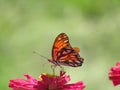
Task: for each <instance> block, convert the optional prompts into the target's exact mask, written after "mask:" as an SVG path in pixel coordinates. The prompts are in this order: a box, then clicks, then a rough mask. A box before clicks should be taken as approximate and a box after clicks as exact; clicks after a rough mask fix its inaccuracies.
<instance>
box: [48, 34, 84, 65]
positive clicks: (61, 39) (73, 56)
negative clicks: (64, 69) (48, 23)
mask: <svg viewBox="0 0 120 90" xmlns="http://www.w3.org/2000/svg"><path fill="white" fill-rule="evenodd" d="M78 52H79V49H78V48H72V47H71V45H70V43H69V38H68V36H67V35H66V34H65V33H61V34H59V35H58V36H57V37H56V39H55V41H54V44H53V48H52V59H49V60H48V61H49V62H51V63H53V64H54V65H55V66H60V65H65V66H71V67H79V66H81V65H82V63H83V60H84V59H83V58H82V57H80V55H79V53H78Z"/></svg>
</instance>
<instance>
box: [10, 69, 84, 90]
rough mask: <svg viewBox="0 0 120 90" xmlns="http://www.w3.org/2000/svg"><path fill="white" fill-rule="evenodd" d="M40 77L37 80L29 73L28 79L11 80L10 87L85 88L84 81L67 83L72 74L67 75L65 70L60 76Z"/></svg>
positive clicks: (14, 89)
mask: <svg viewBox="0 0 120 90" xmlns="http://www.w3.org/2000/svg"><path fill="white" fill-rule="evenodd" d="M28 77H29V79H28ZM39 78H40V80H36V79H35V78H33V77H31V76H29V75H27V80H23V79H16V80H10V83H9V87H10V88H12V90H83V89H84V88H85V85H84V83H83V82H82V81H79V82H77V83H73V84H67V83H68V82H69V81H70V76H68V75H65V72H62V71H61V72H60V75H59V76H56V75H50V74H41V75H40V77H39Z"/></svg>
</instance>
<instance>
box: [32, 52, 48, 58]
mask: <svg viewBox="0 0 120 90" xmlns="http://www.w3.org/2000/svg"><path fill="white" fill-rule="evenodd" d="M33 53H34V54H37V55H39V56H41V57H42V58H45V59H47V60H48V59H49V58H47V57H45V56H43V55H41V54H39V53H38V52H36V51H33Z"/></svg>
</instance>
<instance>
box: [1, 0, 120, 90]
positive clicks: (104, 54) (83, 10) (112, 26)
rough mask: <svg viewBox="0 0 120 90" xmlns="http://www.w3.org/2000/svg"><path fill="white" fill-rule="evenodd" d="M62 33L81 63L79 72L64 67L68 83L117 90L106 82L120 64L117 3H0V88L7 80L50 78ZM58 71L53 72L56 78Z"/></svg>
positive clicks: (79, 0) (50, 0)
mask: <svg viewBox="0 0 120 90" xmlns="http://www.w3.org/2000/svg"><path fill="white" fill-rule="evenodd" d="M61 32H64V33H66V34H67V35H68V36H69V39H70V43H71V45H72V46H73V47H79V48H80V55H81V56H82V57H83V58H84V59H85V61H84V64H83V66H82V67H78V68H72V67H65V70H66V71H67V74H69V75H70V76H71V83H72V82H77V81H83V82H84V83H85V85H86V86H87V87H86V88H85V90H119V89H120V86H117V87H114V86H113V85H112V82H111V81H110V80H109V79H108V72H109V69H110V67H111V66H115V63H116V62H117V61H120V1H119V0H0V78H1V79H0V89H1V90H9V88H8V83H9V80H10V79H15V78H24V77H23V74H26V73H28V74H30V75H32V76H33V77H36V78H38V76H39V75H40V74H41V73H52V70H51V69H50V65H51V64H50V63H49V62H48V61H47V60H45V59H44V58H42V57H40V56H39V55H35V54H33V51H37V52H38V53H40V54H42V55H44V56H46V57H48V58H51V49H52V45H53V42H54V39H55V37H56V36H57V35H58V34H59V33H61ZM58 72H59V67H58V68H57V70H56V73H57V74H58Z"/></svg>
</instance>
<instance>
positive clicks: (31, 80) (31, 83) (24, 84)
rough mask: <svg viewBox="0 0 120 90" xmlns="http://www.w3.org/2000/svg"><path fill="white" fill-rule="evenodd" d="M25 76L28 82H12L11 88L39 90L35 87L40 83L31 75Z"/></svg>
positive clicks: (15, 89) (14, 89)
mask: <svg viewBox="0 0 120 90" xmlns="http://www.w3.org/2000/svg"><path fill="white" fill-rule="evenodd" d="M24 76H25V77H26V78H27V80H23V79H16V80H10V83H9V87H10V88H12V90H37V89H35V88H34V86H35V85H37V83H38V81H37V80H36V79H35V78H33V77H31V76H30V75H27V74H25V75H24Z"/></svg>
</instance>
